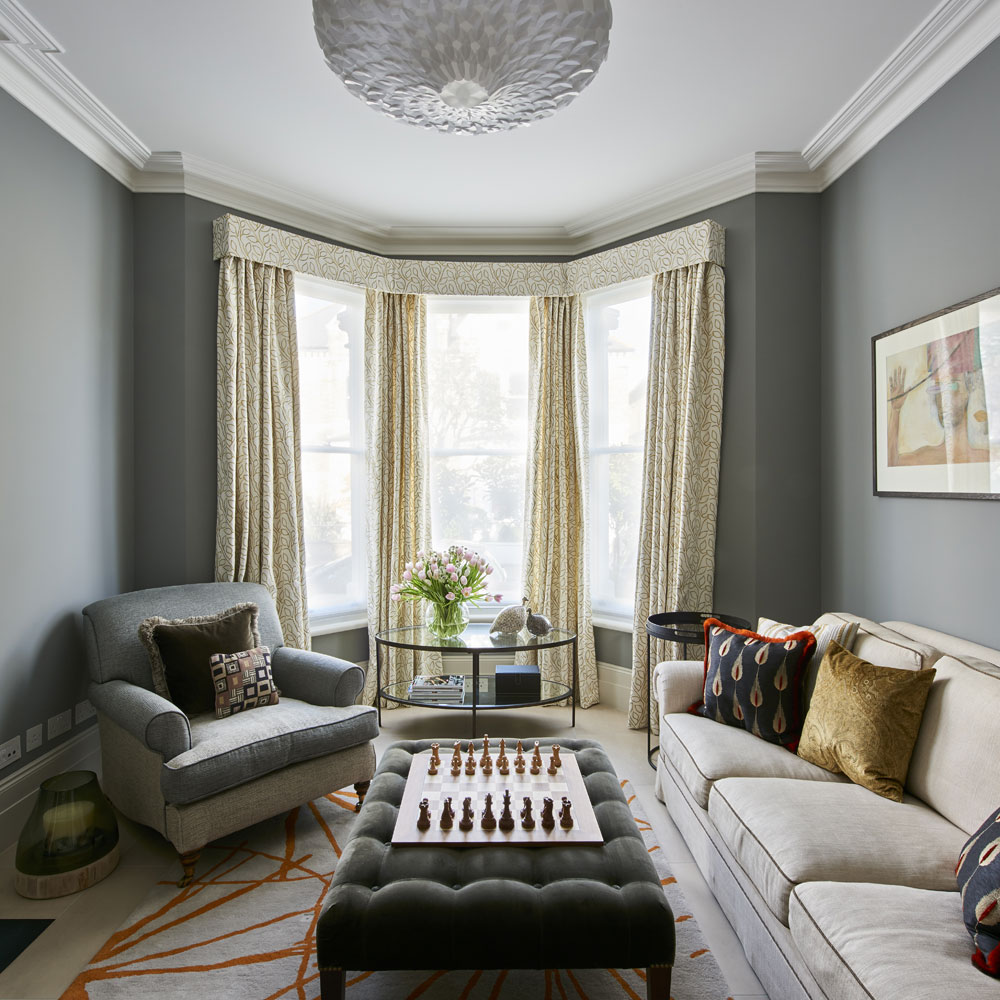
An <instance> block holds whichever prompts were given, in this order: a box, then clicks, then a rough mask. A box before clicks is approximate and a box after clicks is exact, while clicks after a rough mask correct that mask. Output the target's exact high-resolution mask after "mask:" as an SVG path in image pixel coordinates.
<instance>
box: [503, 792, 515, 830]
mask: <svg viewBox="0 0 1000 1000" xmlns="http://www.w3.org/2000/svg"><path fill="white" fill-rule="evenodd" d="M500 829H501V830H503V831H504V833H509V832H510V831H511V830H513V829H514V815H513V813H511V811H510V789H509V788H508V789H506V790H505V791H504V793H503V809H502V810H501V812H500Z"/></svg>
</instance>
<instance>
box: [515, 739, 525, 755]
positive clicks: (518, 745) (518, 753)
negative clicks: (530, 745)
mask: <svg viewBox="0 0 1000 1000" xmlns="http://www.w3.org/2000/svg"><path fill="white" fill-rule="evenodd" d="M523 753H524V747H523V746H522V745H521V741H520V740H518V741H517V755H518V757H520V756H522V754H523Z"/></svg>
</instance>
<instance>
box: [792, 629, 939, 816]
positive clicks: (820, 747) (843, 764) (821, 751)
mask: <svg viewBox="0 0 1000 1000" xmlns="http://www.w3.org/2000/svg"><path fill="white" fill-rule="evenodd" d="M933 680H934V670H933V669H930V670H897V669H895V668H893V667H878V666H875V665H874V664H872V663H869V662H868V661H867V660H862V659H861V658H860V657H857V656H855V655H854V654H853V653H849V652H848V651H847V650H846V649H844V647H843V646H841V645H839V644H838V643H836V642H831V643H830V646H829V648H828V649H827V651H826V655H825V656H824V657H823V662H822V663H821V664H820V668H819V674H818V675H817V677H816V689H815V691H813V696H812V701H811V702H810V703H809V712H808V714H807V715H806V720H805V722H804V723H803V725H802V739H801V741H800V742H799V749H798V753H799V756H800V757H802V758H804V759H805V760H808V761H810V762H811V763H813V764H818V765H819V766H820V767H823V768H826V770H828V771H833V772H835V773H841V772H842V773H843V774H846V775H847V777H848V778H850V779H851V781H853V782H854V783H855V784H857V785H863V786H864V787H865V788H868V789H870V790H871V791H873V792H877V793H878V794H879V795H883V796H885V798H887V799H892V800H893V801H895V802H902V801H903V782H904V781H906V772H907V770H908V769H909V766H910V756H911V755H912V753H913V745H914V743H916V741H917V733H918V732H919V731H920V720H921V719H922V718H923V714H924V705H925V704H926V702H927V694H928V692H929V691H930V687H931V683H932V682H933Z"/></svg>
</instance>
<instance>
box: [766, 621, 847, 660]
mask: <svg viewBox="0 0 1000 1000" xmlns="http://www.w3.org/2000/svg"><path fill="white" fill-rule="evenodd" d="M757 631H758V632H759V633H760V634H761V635H766V636H767V637H768V638H769V639H784V638H787V637H788V636H790V635H792V634H794V633H795V632H812V634H813V635H814V636H816V649H815V650H813V654H812V658H811V660H810V662H811V663H812V664H814V665H816V666H819V664H820V663H821V662H822V661H823V656H824V654H825V653H826V650H827V647H828V646H829V645H830V643H831V642H835V643H837V645H838V646H843V647H844V649H846V650H847V651H848V652H850V651H851V649H852V648H853V646H854V640H855V639H856V638H857V637H858V623H857V622H836V623H834V622H827V623H825V624H820V623H819V621H815V622H813V623H812V625H783V624H782V623H781V622H776V621H772V620H771V619H770V618H759V619H758V620H757Z"/></svg>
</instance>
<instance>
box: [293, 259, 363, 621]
mask: <svg viewBox="0 0 1000 1000" xmlns="http://www.w3.org/2000/svg"><path fill="white" fill-rule="evenodd" d="M295 313H296V325H297V327H298V342H299V387H300V419H301V434H302V494H303V519H304V522H305V545H306V589H307V594H308V600H309V612H310V614H312V615H317V614H323V613H327V614H329V613H336V612H338V611H345V610H349V609H353V608H359V607H363V606H364V604H365V561H364V560H365V553H364V544H365V527H364V504H365V467H364V398H363V393H364V370H363V367H364V365H363V349H364V343H363V338H364V292H363V291H362V290H361V289H357V288H351V287H348V286H343V285H337V284H335V283H333V282H328V281H323V280H321V279H319V278H308V277H303V276H302V275H296V279H295Z"/></svg>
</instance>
